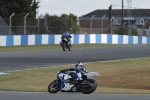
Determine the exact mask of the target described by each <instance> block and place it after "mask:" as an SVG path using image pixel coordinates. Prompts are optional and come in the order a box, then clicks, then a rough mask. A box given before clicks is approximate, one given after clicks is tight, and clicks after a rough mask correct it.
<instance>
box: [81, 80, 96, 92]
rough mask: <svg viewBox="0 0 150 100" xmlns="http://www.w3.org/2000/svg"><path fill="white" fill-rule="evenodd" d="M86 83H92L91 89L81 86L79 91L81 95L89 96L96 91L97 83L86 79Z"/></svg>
mask: <svg viewBox="0 0 150 100" xmlns="http://www.w3.org/2000/svg"><path fill="white" fill-rule="evenodd" d="M86 81H87V82H90V83H92V84H93V86H92V87H84V86H83V87H81V88H80V90H81V92H82V93H83V94H90V93H92V92H94V91H95V90H96V88H97V82H96V81H95V80H93V79H87V80H86Z"/></svg>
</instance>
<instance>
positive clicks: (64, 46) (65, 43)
mask: <svg viewBox="0 0 150 100" xmlns="http://www.w3.org/2000/svg"><path fill="white" fill-rule="evenodd" d="M60 45H61V47H62V49H63V51H66V50H67V49H68V50H69V51H71V49H70V47H71V43H70V42H69V43H68V40H67V38H63V39H61V42H60Z"/></svg>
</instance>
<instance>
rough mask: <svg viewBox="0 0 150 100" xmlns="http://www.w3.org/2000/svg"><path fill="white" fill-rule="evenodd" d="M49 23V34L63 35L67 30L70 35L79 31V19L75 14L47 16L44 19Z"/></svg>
mask: <svg viewBox="0 0 150 100" xmlns="http://www.w3.org/2000/svg"><path fill="white" fill-rule="evenodd" d="M44 19H45V20H46V22H47V26H48V31H49V33H54V34H61V33H63V31H65V30H66V29H67V30H69V32H70V33H76V32H78V31H79V26H77V17H76V16H75V15H73V14H69V15H67V14H62V15H61V16H58V15H52V16H50V15H49V14H45V18H44Z"/></svg>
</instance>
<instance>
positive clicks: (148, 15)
mask: <svg viewBox="0 0 150 100" xmlns="http://www.w3.org/2000/svg"><path fill="white" fill-rule="evenodd" d="M111 13H112V15H111V18H112V19H109V10H108V9H98V10H95V11H93V12H90V13H88V14H85V15H83V16H81V17H80V18H79V23H80V27H81V29H82V30H83V32H81V33H101V34H109V33H110V34H114V33H115V34H120V33H117V30H119V29H120V27H121V21H122V9H112V12H111ZM128 20H131V22H132V29H133V30H136V31H137V33H138V34H137V35H140V36H150V9H132V17H128V9H124V27H127V26H128Z"/></svg>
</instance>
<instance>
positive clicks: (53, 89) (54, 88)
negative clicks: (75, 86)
mask: <svg viewBox="0 0 150 100" xmlns="http://www.w3.org/2000/svg"><path fill="white" fill-rule="evenodd" d="M59 91H60V81H59V80H54V81H53V82H52V83H50V84H49V85H48V92H49V93H57V92H59Z"/></svg>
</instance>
